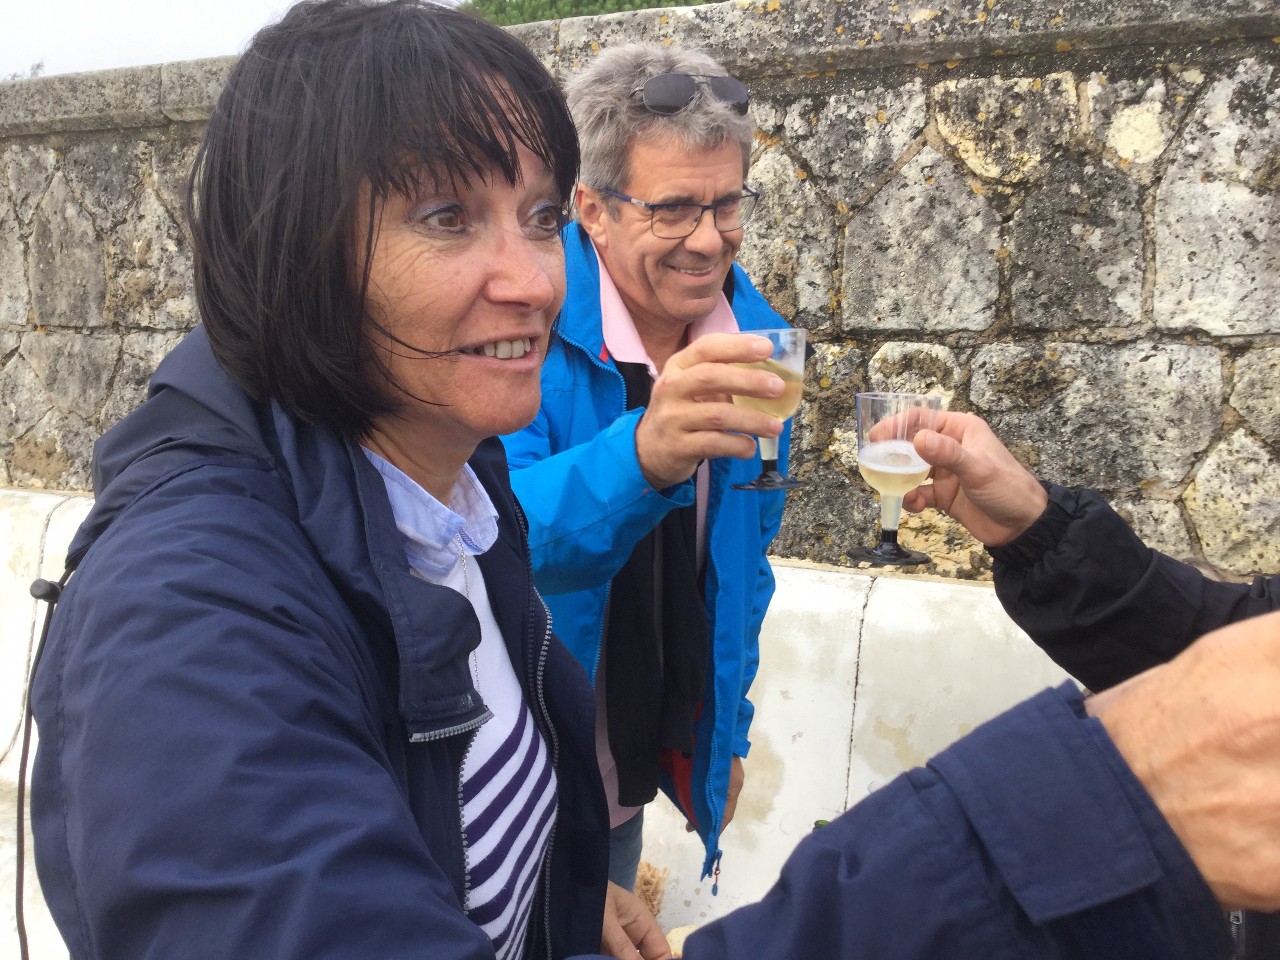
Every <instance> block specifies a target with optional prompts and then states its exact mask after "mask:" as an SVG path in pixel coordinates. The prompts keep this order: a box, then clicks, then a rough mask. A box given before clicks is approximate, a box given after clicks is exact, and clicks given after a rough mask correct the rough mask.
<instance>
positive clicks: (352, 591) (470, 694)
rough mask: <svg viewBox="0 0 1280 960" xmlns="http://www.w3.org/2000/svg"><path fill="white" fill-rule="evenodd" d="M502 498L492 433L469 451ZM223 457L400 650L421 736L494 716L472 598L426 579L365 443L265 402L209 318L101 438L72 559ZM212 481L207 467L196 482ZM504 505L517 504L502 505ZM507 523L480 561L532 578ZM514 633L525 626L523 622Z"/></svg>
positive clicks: (501, 466) (503, 573) (406, 714)
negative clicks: (408, 553)
mask: <svg viewBox="0 0 1280 960" xmlns="http://www.w3.org/2000/svg"><path fill="white" fill-rule="evenodd" d="M470 464H471V467H472V469H474V470H475V471H476V473H477V475H478V476H479V477H480V480H481V482H482V483H483V484H484V485H485V487H486V489H487V490H488V491H489V494H490V496H491V497H492V498H493V499H494V502H495V504H498V505H499V510H500V511H503V512H504V513H505V515H506V516H514V513H515V506H514V499H513V497H512V494H511V488H510V484H509V481H508V478H507V469H506V457H505V454H504V453H503V450H502V445H501V443H500V442H499V441H498V440H497V439H496V438H492V439H490V440H487V441H485V442H483V443H482V444H481V445H480V446H479V447H478V448H477V450H476V452H475V454H474V455H473V456H472V458H471V461H470ZM209 467H212V468H215V469H216V470H218V471H220V473H211V474H210V481H209V482H210V483H216V482H217V480H216V477H217V476H219V475H222V476H225V475H227V474H228V472H235V471H240V472H243V471H250V472H253V473H259V474H261V476H262V481H261V483H255V484H254V489H255V490H257V491H258V492H259V494H260V495H262V496H266V497H268V498H270V499H272V500H273V501H274V502H275V504H276V506H277V509H280V510H282V511H285V512H286V513H287V515H288V517H289V519H290V520H291V522H294V523H297V524H298V526H299V527H300V528H301V530H302V532H303V534H304V535H305V537H306V538H307V540H308V541H309V543H310V544H311V547H312V550H313V554H314V558H315V560H316V562H318V563H319V564H320V565H321V567H322V568H323V569H324V572H325V573H326V575H327V576H328V578H329V580H330V581H331V582H332V583H333V584H334V586H335V587H336V588H337V589H338V590H339V591H340V592H341V594H342V597H343V601H344V603H345V604H346V605H347V607H348V608H349V609H350V610H351V611H352V612H353V613H354V614H355V616H356V617H357V618H358V619H359V621H360V622H361V623H363V624H364V625H365V627H366V629H367V630H368V631H369V632H370V636H371V637H374V638H381V639H378V640H374V641H373V642H374V643H375V644H377V643H382V642H386V643H388V644H390V646H392V647H394V648H395V650H396V660H397V661H398V663H399V664H400V665H401V666H407V665H410V664H411V665H413V667H414V669H401V670H399V671H398V672H399V688H400V689H399V696H398V701H399V712H400V714H401V717H402V718H403V720H404V721H405V723H406V725H407V726H408V729H409V732H410V735H411V736H412V737H415V738H416V737H419V736H430V735H440V734H442V733H445V732H448V731H451V730H457V729H460V728H464V727H467V726H468V725H473V724H477V723H479V722H482V721H483V719H484V718H485V717H487V716H488V710H487V709H486V708H485V706H484V704H483V702H482V701H481V700H480V698H479V696H478V694H477V693H476V691H475V688H474V686H473V685H472V683H471V679H470V675H469V673H468V670H467V659H466V654H467V652H468V651H469V650H471V649H473V648H474V647H475V646H476V644H478V643H479V639H480V634H479V623H478V621H476V619H475V615H474V613H473V612H472V610H471V606H470V604H468V603H467V602H466V600H465V599H463V598H461V597H460V596H458V595H457V594H455V593H454V591H452V590H449V589H448V588H445V587H438V586H435V585H433V584H427V583H424V582H422V581H420V580H417V579H416V578H414V577H413V576H412V574H411V573H410V571H409V568H408V565H407V563H405V560H404V547H403V544H402V541H401V538H400V534H399V532H398V531H397V529H396V524H395V517H394V515H393V514H392V511H391V505H390V503H389V501H388V500H387V495H386V489H385V486H384V484H383V481H382V478H381V476H380V475H379V474H378V472H377V471H376V470H375V469H374V467H373V466H372V464H370V463H369V461H368V459H367V458H366V457H365V456H364V454H363V453H362V452H361V450H360V447H359V446H358V445H357V444H355V443H352V442H351V441H350V440H348V439H347V438H345V437H343V436H342V435H341V434H339V433H337V432H336V431H334V430H332V429H330V428H328V427H326V426H323V425H318V424H309V423H304V422H299V421H297V420H296V419H294V418H293V417H291V416H290V415H288V414H287V413H285V412H284V410H283V409H282V408H281V407H280V406H279V405H278V404H276V403H255V402H254V401H252V400H251V399H250V398H249V397H248V396H247V395H246V394H245V393H244V392H243V391H242V390H241V389H240V388H239V387H238V386H236V385H235V384H234V383H233V382H231V380H230V379H228V378H227V376H226V374H225V373H223V371H222V369H221V367H219V366H218V363H217V361H216V360H215V359H214V357H213V352H212V350H211V348H210V346H209V341H208V337H207V336H206V335H205V332H204V330H203V329H202V328H196V329H195V330H193V331H192V332H191V333H190V334H189V335H188V336H187V337H186V338H185V339H184V340H183V341H182V343H180V344H179V345H178V346H177V348H175V349H174V350H173V351H172V352H171V353H170V354H169V356H168V357H166V358H165V360H164V361H163V362H162V363H161V364H160V366H159V368H158V369H157V370H156V374H155V376H154V378H153V379H152V383H151V389H150V392H149V395H148V398H147V400H146V402H145V403H143V404H142V406H140V407H138V408H137V409H136V410H134V411H133V412H132V413H130V414H129V415H128V416H127V417H126V418H125V419H124V420H122V421H121V422H120V423H119V424H117V425H116V426H115V427H113V428H112V429H111V430H110V431H108V432H107V433H106V434H105V435H104V436H103V437H102V439H101V440H100V441H99V442H98V444H97V445H96V446H95V448H94V488H95V494H96V500H95V503H94V506H93V508H92V510H91V511H90V513H89V516H88V517H87V518H86V519H85V521H84V523H83V524H82V525H81V527H80V529H79V531H78V532H77V533H76V536H75V538H74V540H73V541H72V545H71V549H70V551H69V553H68V557H67V566H68V568H69V569H74V568H75V567H77V566H78V565H79V564H80V561H81V560H82V559H83V557H84V555H85V553H86V552H87V551H88V550H89V549H90V548H91V547H92V546H93V544H94V543H95V542H97V541H98V540H99V539H100V538H102V537H103V535H104V534H105V533H106V532H107V531H108V529H109V528H110V527H111V525H112V524H113V523H115V522H116V521H117V520H119V519H120V518H121V516H122V515H123V514H124V513H125V512H126V511H128V510H130V509H131V508H132V507H133V505H134V504H136V503H138V502H139V501H140V500H142V499H144V498H146V497H147V496H148V494H150V493H151V492H152V491H154V490H157V489H158V488H160V487H161V486H163V485H165V484H168V483H172V482H174V481H175V480H177V479H178V478H182V479H183V480H184V481H185V480H187V479H188V478H187V477H184V474H188V473H193V472H195V471H198V470H201V469H203V468H209ZM201 488H202V481H201V480H200V479H199V478H196V481H195V484H194V486H193V487H192V488H191V489H196V490H199V489H201ZM504 507H505V508H506V509H505V511H504V510H503V508H504ZM513 526H514V522H513V521H512V522H509V523H508V524H507V527H506V528H504V529H503V530H502V532H501V537H502V539H503V540H504V542H505V543H506V544H507V549H506V550H502V551H496V550H495V551H490V552H489V553H488V554H486V555H485V556H484V557H483V558H481V563H482V564H483V565H484V566H485V568H486V576H489V575H490V573H489V569H490V568H492V569H493V575H494V576H495V582H498V580H497V578H504V582H512V583H518V582H521V581H522V579H523V578H526V577H527V573H526V569H525V568H526V566H527V561H525V560H524V559H523V557H524V554H523V552H522V549H521V548H522V545H523V540H522V537H521V534H520V532H519V531H518V530H516V529H511V528H512V527H513ZM503 626H504V627H505V628H506V629H507V630H508V631H509V633H507V634H504V635H509V636H520V635H521V632H522V631H521V630H520V629H519V625H518V624H517V623H509V624H503Z"/></svg>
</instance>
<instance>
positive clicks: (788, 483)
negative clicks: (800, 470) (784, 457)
mask: <svg viewBox="0 0 1280 960" xmlns="http://www.w3.org/2000/svg"><path fill="white" fill-rule="evenodd" d="M808 485H809V484H808V483H807V482H806V481H804V480H792V479H791V478H790V477H784V476H783V475H782V474H780V473H779V472H778V471H777V470H766V471H764V473H762V474H760V476H758V477H756V478H755V479H754V480H752V481H751V482H750V483H735V484H734V485H733V489H734V490H794V489H795V488H796V487H807V486H808Z"/></svg>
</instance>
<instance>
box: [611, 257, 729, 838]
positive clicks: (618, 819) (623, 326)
mask: <svg viewBox="0 0 1280 960" xmlns="http://www.w3.org/2000/svg"><path fill="white" fill-rule="evenodd" d="M592 250H595V245H594V244H593V245H592ZM596 262H597V263H599V265H600V318H601V326H602V328H603V332H604V346H605V352H606V354H607V356H605V357H601V359H602V360H604V359H608V358H609V357H612V358H613V359H614V360H621V361H622V362H623V363H643V364H644V365H645V366H647V367H648V368H649V376H650V377H652V378H653V379H655V380H656V379H658V374H659V373H660V372H661V371H659V370H658V368H657V367H655V366H654V365H653V361H652V360H651V359H649V352H648V351H647V350H645V348H644V343H643V342H642V341H641V339H640V332H639V331H638V330H636V325H635V321H634V320H632V319H631V311H629V310H628V309H627V307H626V304H624V303H623V302H622V296H621V294H619V293H618V288H617V286H616V285H615V284H614V282H613V278H612V277H611V276H609V271H607V270H605V269H604V264H603V263H600V255H599V252H596ZM738 332H739V331H738V321H737V318H736V317H734V315H733V308H732V307H730V306H729V301H728V300H727V299H726V298H725V295H724V294H723V293H722V294H720V296H719V298H718V299H717V300H716V305H715V306H714V307H712V309H711V312H710V313H709V314H707V315H706V316H705V317H700V318H699V319H697V320H695V321H693V323H692V324H690V325H689V342H690V343H692V342H693V341H694V340H697V339H698V338H699V337H702V336H705V335H706V334H708V333H738ZM695 483H696V485H697V492H698V495H697V505H698V527H697V530H698V536H697V545H698V546H697V549H698V566H699V567H701V566H702V555H703V552H704V551H705V533H704V531H705V527H706V514H707V490H708V487H709V484H710V468H709V467H708V465H707V464H706V462H703V463H702V464H701V465H700V466H699V467H698V472H697V475H696V478H695ZM656 582H657V583H661V582H662V578H661V576H659V577H657V578H656ZM606 617H607V614H606ZM605 669H606V665H605V657H604V647H603V646H602V647H601V649H600V664H599V666H598V667H597V669H596V681H595V683H596V686H595V689H596V759H597V760H598V761H599V764H600V776H601V778H602V779H603V780H604V791H605V796H606V797H607V798H608V799H609V826H610V827H611V828H612V827H618V826H621V825H622V824H624V823H626V822H627V821H628V820H630V819H631V818H632V817H634V816H635V815H636V814H637V813H639V812H640V810H641V809H642V808H641V807H624V806H621V805H620V804H619V803H618V771H617V764H615V763H614V760H613V753H612V751H611V750H610V749H609V725H608V716H607V713H606V709H607V705H606V703H605V698H604V686H605V684H604V674H605Z"/></svg>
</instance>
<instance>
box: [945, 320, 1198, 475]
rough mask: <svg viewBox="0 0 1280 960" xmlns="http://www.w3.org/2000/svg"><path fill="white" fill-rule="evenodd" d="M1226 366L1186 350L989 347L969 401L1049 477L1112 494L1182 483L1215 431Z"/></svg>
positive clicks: (979, 359)
mask: <svg viewBox="0 0 1280 960" xmlns="http://www.w3.org/2000/svg"><path fill="white" fill-rule="evenodd" d="M1221 381H1222V373H1221V360H1220V358H1219V355H1218V351H1217V350H1215V349H1213V348H1212V347H1196V346H1186V345H1182V344H1126V345H1119V346H1117V345H1111V344H1107V345H1101V344H1080V343H1054V344H1028V343H1019V344H993V345H991V346H987V347H983V348H981V349H980V350H979V351H978V352H977V353H976V354H975V356H974V359H973V372H972V380H971V383H970V391H969V396H970V400H971V401H972V403H973V405H974V407H975V408H976V410H977V412H978V413H980V414H982V415H983V416H985V417H986V418H987V419H988V420H989V422H990V423H991V425H992V428H993V429H994V430H995V432H996V433H997V435H999V436H1000V438H1001V439H1002V440H1004V441H1005V443H1007V444H1009V445H1010V447H1011V448H1012V449H1013V450H1014V452H1015V453H1016V454H1018V455H1020V456H1021V458H1022V459H1023V461H1024V462H1025V463H1027V465H1028V466H1029V467H1030V468H1031V469H1032V470H1033V471H1034V472H1036V473H1037V474H1038V475H1039V476H1040V477H1042V478H1044V479H1046V480H1053V481H1055V482H1058V483H1064V484H1068V485H1071V486H1086V487H1101V488H1103V489H1106V490H1136V489H1138V488H1140V487H1141V488H1154V489H1157V490H1158V489H1161V488H1164V489H1171V488H1176V487H1178V486H1179V485H1180V484H1181V483H1182V482H1183V481H1184V479H1185V478H1186V477H1187V475H1188V474H1189V473H1190V471H1191V469H1192V467H1193V466H1194V465H1195V463H1196V462H1197V461H1198V460H1199V458H1200V457H1201V455H1202V454H1203V453H1204V451H1205V450H1206V449H1208V447H1209V445H1210V443H1211V442H1212V441H1213V438H1214V436H1215V435H1216V433H1217V431H1218V427H1219V423H1220V420H1221V412H1220V406H1219V405H1220V396H1221Z"/></svg>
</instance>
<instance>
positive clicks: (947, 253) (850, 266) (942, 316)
mask: <svg viewBox="0 0 1280 960" xmlns="http://www.w3.org/2000/svg"><path fill="white" fill-rule="evenodd" d="M999 231H1000V218H999V216H998V215H997V214H996V213H995V211H993V210H992V209H991V207H990V206H989V205H988V204H987V203H986V201H985V200H983V198H982V197H981V196H979V195H978V194H977V193H976V192H975V191H974V189H973V188H972V187H971V186H970V184H969V183H968V181H967V180H966V179H965V178H964V176H962V175H961V174H960V173H958V172H957V171H956V170H955V168H954V167H952V166H951V164H950V163H948V162H947V161H946V160H945V159H944V158H943V157H941V156H939V155H938V154H937V153H935V152H934V151H933V150H931V149H929V148H927V147H926V148H925V149H923V150H921V151H920V153H919V154H918V155H917V156H916V157H915V158H914V159H913V160H912V161H911V162H910V163H909V164H907V165H906V166H905V167H904V168H903V169H902V171H901V172H900V173H899V175H898V176H897V177H895V178H894V179H893V180H891V181H889V183H887V184H886V185H885V186H884V187H883V188H882V189H881V190H880V191H879V193H877V194H876V196H875V198H874V199H873V200H872V201H871V202H870V203H868V204H867V206H866V207H864V208H863V209H862V210H861V211H860V212H859V213H858V214H857V215H856V216H855V217H854V218H853V219H852V220H850V221H849V225H848V228H847V233H848V239H847V241H846V244H845V252H844V303H843V312H844V318H843V329H844V331H845V332H847V333H850V334H856V333H858V332H859V331H864V330H868V329H870V330H911V331H927V332H930V333H945V332H950V331H954V330H984V329H986V328H987V327H988V326H990V325H991V323H992V321H994V320H995V304H996V298H997V295H998V292H999V291H998V283H999V271H998V267H997V261H996V251H997V250H998V249H999V247H1000V237H999Z"/></svg>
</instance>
